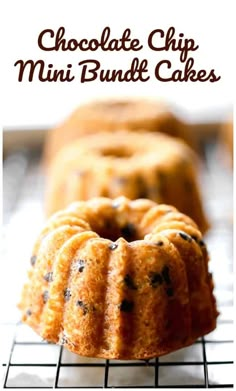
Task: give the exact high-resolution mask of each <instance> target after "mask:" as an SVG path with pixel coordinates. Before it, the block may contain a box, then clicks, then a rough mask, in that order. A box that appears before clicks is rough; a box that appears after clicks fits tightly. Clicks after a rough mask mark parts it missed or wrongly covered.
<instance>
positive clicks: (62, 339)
mask: <svg viewBox="0 0 236 391" xmlns="http://www.w3.org/2000/svg"><path fill="white" fill-rule="evenodd" d="M66 343H68V339H67V337H66V336H65V335H63V336H62V337H61V339H60V344H61V345H65V344H66Z"/></svg>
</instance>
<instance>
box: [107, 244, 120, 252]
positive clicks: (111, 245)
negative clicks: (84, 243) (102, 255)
mask: <svg viewBox="0 0 236 391" xmlns="http://www.w3.org/2000/svg"><path fill="white" fill-rule="evenodd" d="M117 247H118V244H117V243H110V244H109V246H108V248H109V249H110V250H112V251H113V250H115V249H116V248H117Z"/></svg>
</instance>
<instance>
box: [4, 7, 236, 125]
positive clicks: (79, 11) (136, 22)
mask: <svg viewBox="0 0 236 391" xmlns="http://www.w3.org/2000/svg"><path fill="white" fill-rule="evenodd" d="M233 3H234V1H228V0H225V1H217V0H214V1H211V0H198V1H195V0H194V1H188V0H172V1H171V0H161V1H160V0H146V1H142V2H141V1H137V0H136V1H131V0H130V1H128V0H119V1H111V0H110V1H109V0H100V1H99V0H93V1H91V0H89V1H85V0H84V1H79V0H67V1H63V2H62V1H59V0H40V1H38V0H34V1H31V0H8V1H5V7H4V8H5V10H4V12H3V18H2V19H3V20H2V36H3V53H4V56H1V57H2V60H1V61H2V62H3V71H2V76H3V91H4V93H3V96H4V99H3V101H4V102H3V113H2V114H3V125H4V126H5V127H14V128H16V127H20V128H22V127H25V126H26V127H30V126H36V127H39V126H51V125H53V124H56V123H58V122H60V121H61V120H62V119H64V118H65V117H66V116H67V115H68V114H69V113H70V112H71V111H72V110H73V109H74V108H75V107H76V106H77V105H78V104H79V103H81V102H83V101H87V100H90V99H91V98H97V97H98V98H100V97H103V96H114V95H120V96H133V95H136V96H143V95H144V96H155V97H164V98H165V99H167V100H168V101H170V102H172V103H174V104H176V105H177V106H178V107H179V108H180V109H181V112H182V113H183V114H185V115H186V116H187V118H188V119H190V120H193V121H204V120H222V119H225V118H226V117H227V116H228V114H229V112H230V110H231V109H232V101H233V84H234V82H233V76H234V75H233V72H234V69H235V64H233V48H234V46H235V43H234V42H233V35H234V32H233V26H234V20H233V15H234V12H233ZM60 26H64V27H65V29H66V37H68V38H76V39H77V40H80V39H82V38H98V39H99V37H100V35H101V32H102V30H103V28H104V27H105V26H110V27H111V33H112V34H111V35H112V37H114V38H115V37H116V38H120V37H121V35H122V32H123V30H124V29H125V28H127V27H129V28H131V30H132V37H133V38H139V39H140V41H141V42H142V44H144V49H143V50H142V51H140V52H137V53H134V52H133V53H132V52H128V53H124V52H119V53H117V52H112V53H108V52H102V51H100V50H99V51H96V52H93V53H89V52H83V53H82V52H80V51H79V50H77V51H75V52H68V51H67V52H43V51H42V50H40V49H39V48H38V45H37V38H38V34H39V33H40V32H41V31H42V30H43V29H45V28H52V29H54V30H55V31H56V30H57V29H58V28H59V27H60ZM170 26H174V27H175V28H176V32H177V34H178V33H180V32H183V33H184V35H185V37H186V38H194V39H195V41H196V44H198V45H199V49H198V50H197V51H196V52H193V57H194V59H195V67H196V69H202V68H203V69H206V70H210V69H212V68H214V69H215V73H216V74H217V76H218V75H220V76H221V80H220V81H219V82H216V83H210V82H205V83H200V82H197V83H191V82H187V83H186V82H182V83H173V82H168V83H161V82H159V81H157V80H155V78H154V76H153V77H152V78H151V80H150V81H148V82H146V83H142V82H136V83H117V82H116V83H101V82H99V81H96V82H90V83H85V84H81V83H80V82H79V78H78V79H77V80H74V81H73V82H71V83H60V82H57V83H53V82H52V83H48V82H46V83H42V82H39V81H37V80H36V79H35V80H34V81H33V82H32V83H30V82H28V81H23V82H22V83H19V82H18V81H17V77H18V68H16V67H14V63H15V62H16V61H17V60H19V59H23V60H28V59H33V60H37V59H43V60H44V61H45V62H46V63H47V64H48V63H53V64H54V65H55V68H60V67H65V66H66V64H67V63H72V64H73V66H75V68H74V69H75V70H77V67H76V64H77V63H78V62H79V61H81V60H83V59H88V58H96V59H98V60H100V62H101V63H102V66H103V68H105V69H106V68H111V69H113V68H116V69H120V68H123V69H128V67H129V64H130V61H131V59H132V58H133V57H135V56H136V55H138V57H140V58H148V60H149V68H150V70H151V72H150V73H152V71H153V68H154V66H155V64H156V63H157V62H158V61H160V60H161V59H165V58H169V59H171V61H172V63H173V69H177V68H178V66H179V64H180V62H179V55H178V54H177V53H173V54H171V53H168V55H167V54H166V52H154V51H151V50H150V49H149V48H148V47H147V44H146V42H147V36H148V34H149V33H150V32H151V31H152V30H153V29H156V28H162V29H163V30H167V29H168V27H170ZM177 36H178V35H177ZM181 66H182V65H181ZM75 73H76V72H75Z"/></svg>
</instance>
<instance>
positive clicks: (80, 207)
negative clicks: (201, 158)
mask: <svg viewBox="0 0 236 391" xmlns="http://www.w3.org/2000/svg"><path fill="white" fill-rule="evenodd" d="M31 265H32V266H31V270H30V271H29V279H28V282H27V284H26V285H25V286H24V289H23V292H22V298H21V302H20V305H19V307H20V309H21V310H22V314H23V321H24V322H26V323H27V324H28V325H30V326H31V327H32V328H33V329H34V330H35V331H36V332H37V333H39V334H40V335H41V336H42V337H43V338H44V339H46V340H48V341H51V342H55V343H59V344H62V345H64V346H66V347H67V348H68V349H69V350H71V351H72V352H75V353H78V354H80V355H84V356H92V357H105V358H113V359H148V358H151V357H156V356H160V355H163V354H166V353H168V352H171V351H173V350H176V349H178V348H182V347H184V346H187V345H189V344H191V343H193V342H194V341H195V340H196V339H197V338H198V337H200V336H202V335H204V334H206V333H208V332H210V331H211V330H213V329H214V328H215V326H216V317H217V310H216V303H215V298H214V296H213V292H212V291H213V282H212V276H211V274H210V273H209V272H208V255H207V250H206V247H205V244H204V242H203V241H202V237H201V233H200V232H199V230H198V228H197V226H196V224H195V223H194V222H193V221H192V220H191V219H190V218H189V217H187V216H185V215H183V214H181V213H180V212H178V210H177V209H175V208H174V207H172V206H167V205H157V204H155V203H154V202H152V201H149V200H135V201H129V200H128V199H126V198H124V197H120V198H118V199H115V200H110V199H107V198H97V199H92V200H89V201H87V202H77V203H74V204H72V205H71V206H69V207H68V208H67V209H65V210H63V211H60V212H58V213H56V214H55V215H54V216H52V217H51V218H50V219H49V220H48V222H47V224H46V226H45V228H44V229H43V231H42V232H41V234H40V236H39V238H38V240H37V242H36V244H35V247H34V250H33V253H32V257H31Z"/></svg>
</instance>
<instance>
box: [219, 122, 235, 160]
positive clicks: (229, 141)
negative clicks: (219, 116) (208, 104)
mask: <svg viewBox="0 0 236 391" xmlns="http://www.w3.org/2000/svg"><path fill="white" fill-rule="evenodd" d="M233 137H234V130H233V118H232V117H231V118H230V119H229V120H228V121H227V122H225V123H224V124H223V125H222V127H221V134H220V141H221V146H222V144H223V146H224V154H226V155H227V159H225V160H228V162H229V163H230V164H231V166H233V157H234V151H233V147H234V140H233Z"/></svg>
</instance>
